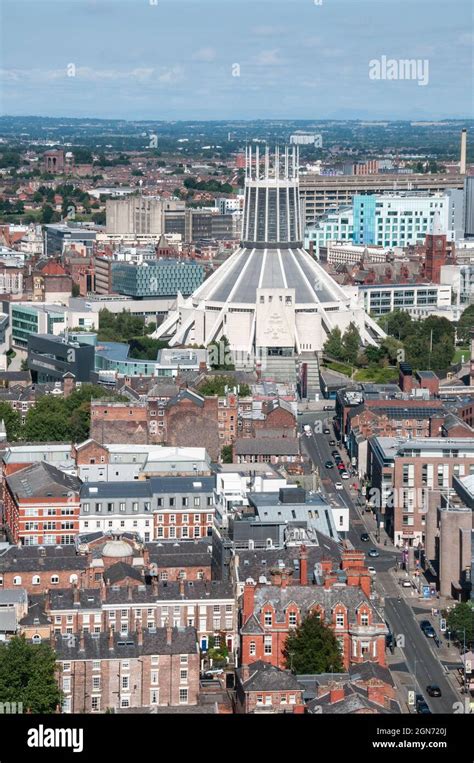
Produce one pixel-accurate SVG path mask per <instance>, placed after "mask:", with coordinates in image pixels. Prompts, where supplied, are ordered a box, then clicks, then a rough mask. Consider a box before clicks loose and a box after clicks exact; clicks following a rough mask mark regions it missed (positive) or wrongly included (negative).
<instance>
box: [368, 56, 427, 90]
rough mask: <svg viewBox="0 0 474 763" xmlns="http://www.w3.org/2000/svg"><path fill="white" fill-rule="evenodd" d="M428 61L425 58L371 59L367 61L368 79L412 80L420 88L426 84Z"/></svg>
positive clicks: (382, 57)
mask: <svg viewBox="0 0 474 763" xmlns="http://www.w3.org/2000/svg"><path fill="white" fill-rule="evenodd" d="M429 68H430V65H429V61H428V59H427V58H423V59H422V58H399V59H396V58H387V56H381V57H380V59H378V58H373V59H372V60H371V61H369V79H377V80H380V79H387V80H414V81H416V82H418V84H419V85H421V87H424V86H425V85H427V84H428V82H429V79H430V75H429Z"/></svg>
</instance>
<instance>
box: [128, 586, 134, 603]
mask: <svg viewBox="0 0 474 763" xmlns="http://www.w3.org/2000/svg"><path fill="white" fill-rule="evenodd" d="M127 600H128V601H133V588H132V586H131V585H129V586H127Z"/></svg>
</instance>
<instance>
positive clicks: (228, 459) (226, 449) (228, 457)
mask: <svg viewBox="0 0 474 763" xmlns="http://www.w3.org/2000/svg"><path fill="white" fill-rule="evenodd" d="M221 458H222V463H223V464H231V463H232V445H224V446H223V448H222V449H221Z"/></svg>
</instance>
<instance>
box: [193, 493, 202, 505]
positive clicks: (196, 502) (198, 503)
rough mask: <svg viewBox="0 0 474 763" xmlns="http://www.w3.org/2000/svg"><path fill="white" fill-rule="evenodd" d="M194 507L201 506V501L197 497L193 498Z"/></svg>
mask: <svg viewBox="0 0 474 763" xmlns="http://www.w3.org/2000/svg"><path fill="white" fill-rule="evenodd" d="M194 505H195V506H200V505H201V499H200V497H199V496H198V495H196V496H194Z"/></svg>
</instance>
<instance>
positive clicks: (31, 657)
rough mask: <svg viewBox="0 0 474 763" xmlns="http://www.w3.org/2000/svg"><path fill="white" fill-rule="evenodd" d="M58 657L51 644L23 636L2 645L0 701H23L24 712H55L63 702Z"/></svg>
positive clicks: (0, 654) (0, 653)
mask: <svg viewBox="0 0 474 763" xmlns="http://www.w3.org/2000/svg"><path fill="white" fill-rule="evenodd" d="M55 670H56V655H55V653H54V651H53V649H52V648H51V646H50V645H49V644H46V643H42V644H32V643H31V642H29V641H26V639H25V638H24V637H23V636H15V637H14V638H12V639H10V641H8V642H0V702H22V703H23V710H24V711H30V712H32V713H54V712H55V710H56V707H57V705H58V704H60V702H61V693H60V691H59V687H58V684H57V681H56V677H55Z"/></svg>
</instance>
